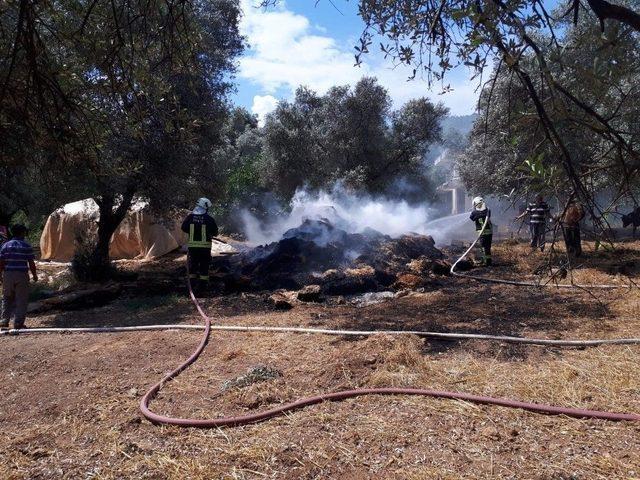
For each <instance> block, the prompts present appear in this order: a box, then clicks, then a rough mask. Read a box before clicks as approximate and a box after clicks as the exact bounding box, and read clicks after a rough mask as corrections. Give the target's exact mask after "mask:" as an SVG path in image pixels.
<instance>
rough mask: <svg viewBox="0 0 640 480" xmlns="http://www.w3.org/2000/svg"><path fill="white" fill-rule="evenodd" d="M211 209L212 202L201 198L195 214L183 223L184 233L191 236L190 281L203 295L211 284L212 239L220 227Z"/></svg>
mask: <svg viewBox="0 0 640 480" xmlns="http://www.w3.org/2000/svg"><path fill="white" fill-rule="evenodd" d="M209 208H211V201H210V200H209V199H208V198H200V199H199V200H198V201H197V202H196V206H195V208H194V209H193V212H191V213H190V214H189V215H188V216H187V218H185V219H184V222H182V231H183V232H185V233H187V234H188V235H189V243H188V244H187V246H188V247H189V250H188V256H187V262H188V264H189V279H190V280H191V282H192V284H193V285H194V287H195V288H194V290H195V291H196V292H197V293H202V292H203V291H204V290H205V289H206V288H207V285H208V283H209V264H210V263H211V239H212V238H213V237H215V236H216V235H218V225H216V222H215V220H214V219H213V218H212V217H211V216H210V215H209V213H208V212H209Z"/></svg>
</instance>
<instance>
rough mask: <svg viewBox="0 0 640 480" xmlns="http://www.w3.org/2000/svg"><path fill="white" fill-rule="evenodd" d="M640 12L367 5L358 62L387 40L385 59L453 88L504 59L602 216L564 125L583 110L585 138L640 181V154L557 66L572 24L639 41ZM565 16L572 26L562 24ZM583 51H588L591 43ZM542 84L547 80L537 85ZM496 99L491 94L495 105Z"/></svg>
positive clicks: (444, 2) (540, 4)
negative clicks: (606, 147) (607, 147)
mask: <svg viewBox="0 0 640 480" xmlns="http://www.w3.org/2000/svg"><path fill="white" fill-rule="evenodd" d="M638 10H639V6H638V2H637V0H630V1H628V2H624V4H612V3H609V2H607V1H606V0H586V1H584V0H571V1H570V2H565V3H563V4H562V5H561V7H560V8H559V9H558V11H556V12H552V13H550V12H548V10H547V7H546V5H545V2H544V1H542V0H524V1H521V2H504V1H503V0H486V1H482V2H480V1H477V0H417V1H416V0H393V1H381V0H360V8H359V11H360V15H361V16H362V18H363V20H364V21H365V30H364V32H363V34H362V36H361V39H360V43H359V46H358V47H356V49H357V54H356V58H357V59H358V60H361V59H362V57H363V55H366V54H367V53H368V52H369V48H370V47H371V45H372V43H373V40H374V38H376V37H377V36H379V35H380V36H382V37H383V38H384V39H385V41H384V42H383V43H382V44H381V48H382V50H383V51H384V52H385V54H386V55H388V56H390V57H391V58H393V59H395V60H396V61H398V62H401V63H404V64H407V65H411V66H413V68H414V75H416V76H423V75H425V76H426V78H427V79H428V81H429V82H430V83H433V82H442V83H443V86H444V89H445V90H447V89H448V88H449V87H448V86H447V85H446V83H445V82H446V75H447V73H448V72H449V71H450V70H451V69H452V68H454V67H456V66H458V65H466V66H468V67H470V68H472V69H474V70H475V74H476V76H477V77H478V78H480V79H481V78H482V75H483V73H484V71H485V69H486V68H490V69H493V68H494V64H493V59H497V64H496V65H495V70H497V71H498V72H501V71H502V70H503V69H504V70H507V71H509V72H511V73H512V74H513V75H514V76H515V78H516V79H517V81H518V82H519V84H520V85H521V87H522V88H523V89H524V90H525V91H526V94H527V96H528V97H529V98H530V100H531V102H532V104H533V107H534V110H535V113H536V115H537V117H538V118H539V125H540V127H541V129H542V133H543V134H544V136H545V137H546V138H547V140H548V142H549V143H550V144H551V145H552V146H553V150H554V152H555V160H554V162H555V163H556V164H557V166H558V168H561V169H562V170H563V171H564V173H565V175H566V178H567V179H568V181H569V184H570V186H571V189H572V190H573V193H575V195H577V196H578V197H579V198H580V199H582V200H583V201H584V202H585V203H586V204H587V205H588V207H589V210H590V212H591V214H592V216H594V217H596V216H598V207H597V205H596V204H595V202H594V197H593V194H592V193H591V192H590V191H589V189H588V188H587V180H586V179H585V178H583V176H582V175H581V173H580V172H579V171H578V170H576V167H575V164H576V159H575V155H574V153H573V152H572V149H571V146H570V145H567V143H566V142H565V138H564V136H563V134H562V132H561V131H560V130H561V125H560V122H569V121H571V120H572V117H571V116H572V115H575V113H576V112H580V116H581V122H582V125H581V128H582V129H583V131H584V132H585V134H587V133H586V132H589V133H588V134H590V135H593V136H597V137H599V138H600V139H603V140H606V141H608V142H610V144H611V145H612V146H614V147H615V152H616V154H615V155H614V156H612V155H609V158H610V160H611V162H615V163H617V164H618V167H619V168H620V169H623V170H625V171H626V172H627V175H628V176H629V178H635V177H637V176H638V171H639V169H640V149H639V147H638V145H637V143H634V142H633V141H632V140H630V139H629V138H628V135H627V133H628V132H627V131H625V130H623V129H621V127H620V126H619V124H618V123H617V116H616V117H614V118H610V117H608V116H607V115H606V114H605V113H604V112H603V111H602V110H599V108H598V105H597V104H596V102H593V101H592V100H593V99H588V98H581V97H580V96H576V95H574V94H573V93H572V91H571V88H570V85H568V84H567V83H566V79H565V78H563V76H562V74H561V72H562V69H554V68H553V65H556V64H558V65H561V62H562V61H563V58H564V55H565V52H564V50H563V37H564V34H565V28H566V21H569V20H570V21H572V22H573V23H574V24H577V23H578V22H579V21H586V22H588V23H589V24H590V25H593V26H596V27H598V28H599V29H600V31H601V32H603V33H604V32H605V31H606V27H607V26H611V25H617V26H618V27H619V28H620V30H622V31H625V32H626V34H627V35H631V36H637V35H638V33H640V14H639V13H638ZM558 17H559V18H560V19H561V20H565V19H566V21H563V22H558V21H557V20H558ZM582 49H583V51H586V50H588V46H583V47H582ZM617 66H619V65H616V66H614V69H615V68H616V67H617ZM607 70H608V71H611V69H607ZM594 74H595V76H597V77H599V78H600V79H601V80H602V81H606V72H604V73H603V72H600V71H597V70H596V71H595V72H594ZM536 82H540V84H539V86H538V87H536ZM492 85H493V82H492V81H491V80H490V81H489V82H487V83H486V84H484V88H485V89H488V90H489V91H490V90H491V89H492ZM541 92H544V95H541ZM627 95H628V92H627V91H626V90H624V91H623V92H620V95H619V98H618V101H617V103H615V104H614V105H615V107H618V106H621V105H623V104H624V103H625V102H626V101H627V100H626V98H627ZM494 98H495V97H493V96H492V95H490V96H489V99H490V100H493V99H494ZM552 107H553V108H557V109H558V110H560V111H561V110H562V109H564V112H565V114H563V116H562V117H558V116H556V117H553V115H552V114H551V108H552ZM585 119H587V120H585Z"/></svg>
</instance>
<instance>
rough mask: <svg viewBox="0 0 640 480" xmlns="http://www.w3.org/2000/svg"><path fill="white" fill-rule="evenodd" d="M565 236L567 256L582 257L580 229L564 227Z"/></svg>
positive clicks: (577, 227)
mask: <svg viewBox="0 0 640 480" xmlns="http://www.w3.org/2000/svg"><path fill="white" fill-rule="evenodd" d="M562 233H563V234H564V244H565V245H566V247H567V254H568V255H569V256H572V257H579V256H580V255H582V242H581V241H580V227H579V226H576V227H568V226H566V225H565V226H563V227H562Z"/></svg>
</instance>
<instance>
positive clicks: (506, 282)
mask: <svg viewBox="0 0 640 480" xmlns="http://www.w3.org/2000/svg"><path fill="white" fill-rule="evenodd" d="M490 218H491V216H490V215H489V217H488V218H487V220H486V221H485V222H484V223H483V225H482V229H481V230H480V232H479V233H478V236H477V237H476V238H475V240H474V241H473V243H471V245H469V248H467V250H466V251H465V252H464V253H463V254H462V255H461V256H460V258H458V259H457V260H456V261H455V262H454V263H453V265H451V269H450V270H449V272H450V273H451V275H454V276H456V277H463V278H471V279H473V280H478V281H480V282H489V283H499V284H502V285H517V286H520V287H556V288H582V289H587V290H588V289H599V290H611V289H615V288H631V285H608V284H600V285H580V284H577V283H536V282H518V281H516V280H504V279H501V278H492V277H483V276H480V275H471V274H469V273H460V272H456V267H457V266H458V264H459V263H460V262H461V261H462V260H463V259H465V258H466V257H467V255H469V253H470V252H471V250H473V247H475V246H476V244H477V243H478V241H479V240H480V238H481V237H482V235H483V234H484V231H485V228H486V227H487V224H488V223H489V220H490Z"/></svg>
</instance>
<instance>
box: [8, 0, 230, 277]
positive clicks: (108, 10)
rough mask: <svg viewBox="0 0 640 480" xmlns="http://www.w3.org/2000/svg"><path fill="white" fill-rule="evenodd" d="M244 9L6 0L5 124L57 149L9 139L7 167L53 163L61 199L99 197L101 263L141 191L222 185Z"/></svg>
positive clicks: (219, 4)
mask: <svg viewBox="0 0 640 480" xmlns="http://www.w3.org/2000/svg"><path fill="white" fill-rule="evenodd" d="M3 13H5V12H3ZM238 17H239V9H238V5H237V3H236V2H234V1H233V0H213V1H204V0H193V1H189V0H168V1H165V0H163V1H160V0H151V1H149V2H125V1H118V0H110V1H105V0H92V1H80V0H75V1H71V2H65V3H63V4H59V3H56V4H51V3H49V2H30V1H23V0H20V1H12V2H9V3H8V4H7V6H6V15H3V17H2V18H3V21H2V23H1V25H2V28H1V29H0V47H1V48H2V55H1V56H0V58H1V59H2V60H1V61H2V66H3V72H6V75H5V76H4V78H3V79H2V84H1V85H0V104H1V106H2V112H1V113H0V120H3V122H0V123H1V124H2V128H3V129H6V130H7V131H14V132H24V135H23V136H22V137H20V139H21V140H22V141H25V140H31V141H32V142H33V145H34V146H35V148H34V149H39V152H47V154H46V155H45V154H39V155H34V156H32V157H30V156H29V155H26V154H25V152H24V151H22V150H21V148H19V147H20V146H19V145H10V146H9V147H7V148H6V149H5V150H4V151H3V163H5V164H8V165H11V164H14V165H27V166H28V167H35V166H39V167H40V168H41V169H44V168H48V171H49V172H50V174H51V175H50V176H48V177H47V178H46V179H45V181H46V182H48V183H56V184H57V185H59V187H60V189H59V190H60V191H61V192H63V195H61V196H63V197H70V196H76V195H77V196H80V195H81V196H82V198H84V197H87V196H90V197H93V198H94V199H95V201H96V203H97V204H98V206H99V209H100V220H99V222H98V238H97V243H96V248H95V251H94V254H93V256H92V261H93V262H94V263H95V264H96V265H104V264H106V263H108V247H109V240H110V238H111V236H112V234H113V232H114V231H115V229H116V228H117V227H118V225H119V224H120V222H121V221H122V219H123V218H124V216H125V215H126V213H127V211H128V209H129V208H130V206H131V204H132V202H133V201H134V198H136V197H139V196H144V197H146V198H149V199H150V201H151V204H152V205H155V206H156V207H160V206H166V205H169V204H181V203H187V201H188V199H192V198H193V197H194V196H197V195H198V194H199V191H196V190H198V189H199V188H200V187H201V186H202V185H203V184H206V185H209V190H214V189H212V188H211V185H210V184H209V183H208V182H209V181H211V180H213V181H218V180H219V179H220V173H219V171H220V169H218V168H216V165H214V164H213V161H212V160H214V156H213V152H214V151H215V149H216V148H217V147H218V146H219V144H220V143H221V141H222V139H221V128H222V126H223V125H224V123H225V119H226V115H227V110H228V107H227V105H226V101H225V98H226V94H227V92H228V91H229V90H230V87H231V85H230V84H229V82H228V78H229V74H231V73H233V70H234V63H233V60H234V58H235V57H236V56H237V55H238V54H239V53H240V51H241V49H242V39H241V37H240V35H239V33H238ZM9 148H11V150H9ZM36 160H37V161H40V162H41V163H37V162H36ZM69 172H73V173H72V174H71V175H70V174H69ZM69 177H71V178H69ZM70 180H72V181H70ZM77 196H76V198H77Z"/></svg>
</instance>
